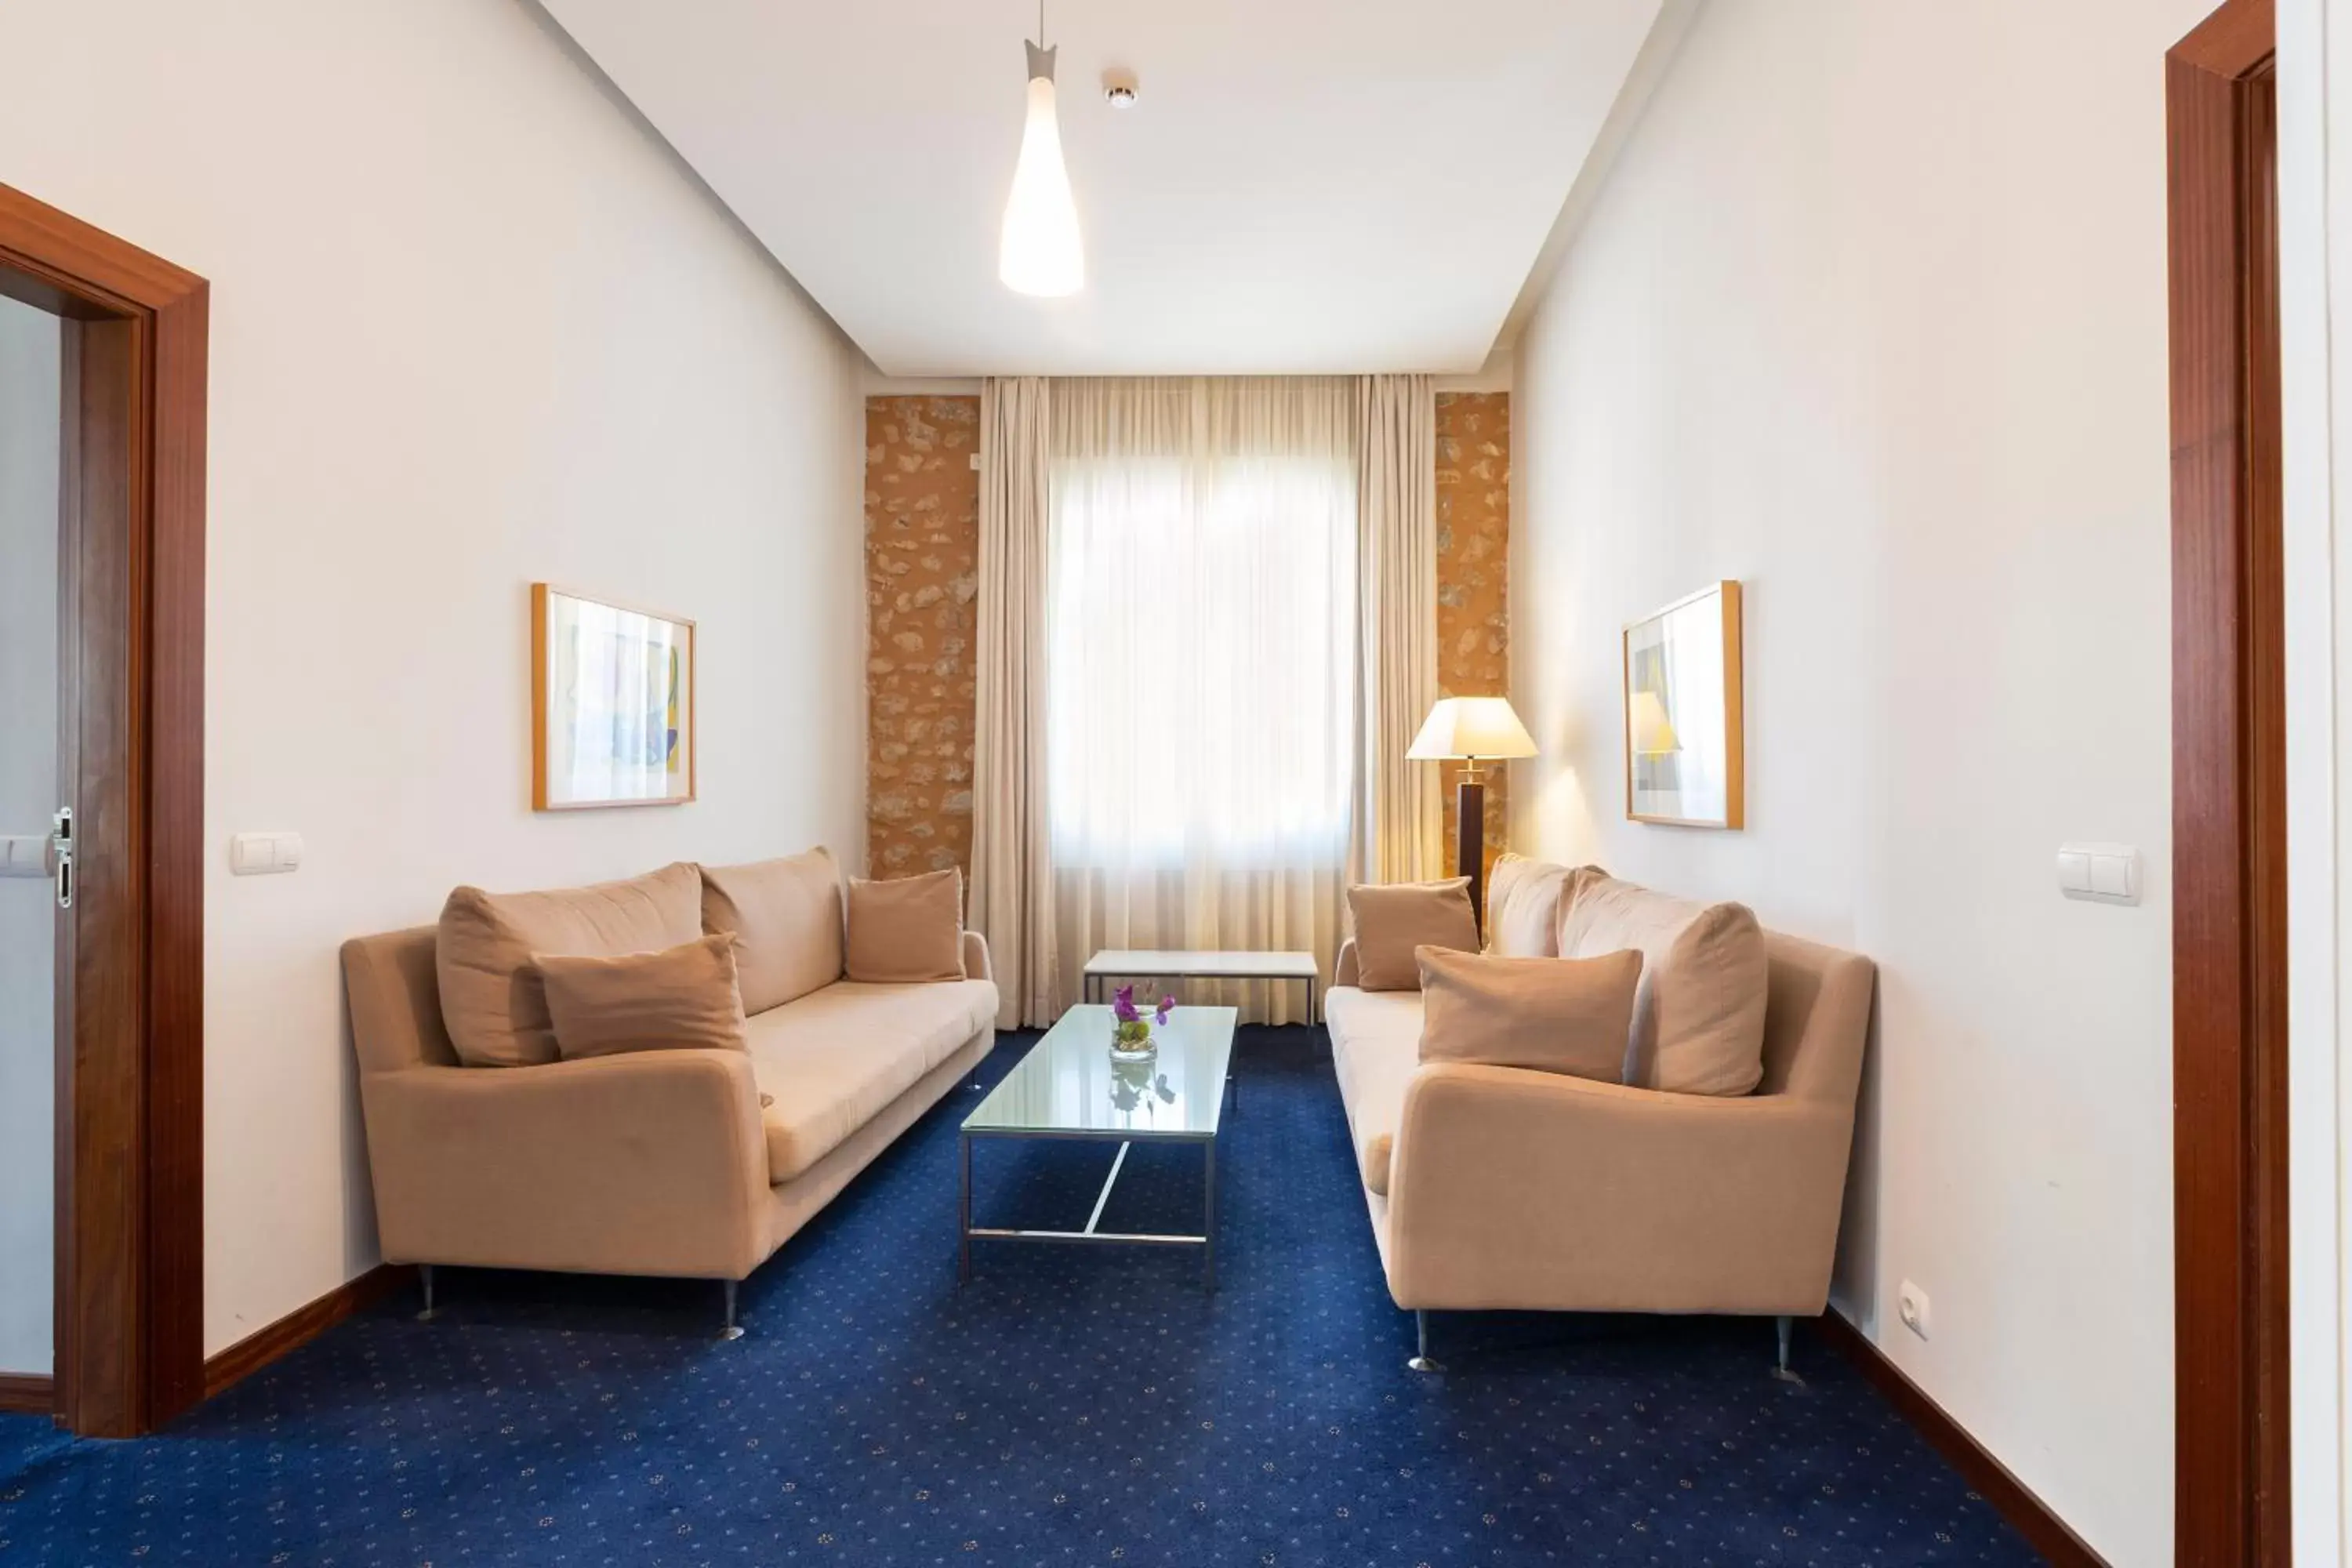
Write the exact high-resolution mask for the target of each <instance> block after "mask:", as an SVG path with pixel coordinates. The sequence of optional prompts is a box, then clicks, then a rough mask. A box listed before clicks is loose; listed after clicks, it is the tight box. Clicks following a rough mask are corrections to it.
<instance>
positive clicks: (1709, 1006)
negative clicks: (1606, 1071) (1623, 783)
mask: <svg viewBox="0 0 2352 1568" xmlns="http://www.w3.org/2000/svg"><path fill="white" fill-rule="evenodd" d="M1629 947H1630V948H1637V949H1639V950H1640V951H1641V952H1642V955H1643V959H1644V960H1645V961H1646V962H1645V963H1644V964H1643V970H1642V984H1641V989H1640V991H1639V993H1638V994H1636V995H1635V997H1634V999H1633V1028H1632V1030H1631V1032H1630V1033H1629V1034H1628V1036H1627V1037H1626V1043H1625V1081H1626V1082H1627V1083H1630V1084H1636V1085H1639V1086H1640V1087H1642V1088H1643V1089H1664V1090H1666V1091H1668V1092H1669V1093H1674V1094H1719V1095H1739V1094H1747V1093H1748V1092H1749V1091H1751V1090H1752V1089H1755V1087H1756V1085H1757V1083H1758V1081H1759V1080H1760V1079H1762V1078H1763V1076H1764V1006H1765V995H1766V986H1767V983H1768V980H1769V973H1770V964H1769V960H1768V959H1767V958H1766V956H1765V952H1764V931H1763V928H1762V927H1761V926H1759V925H1758V924H1757V923H1756V916H1755V913H1754V911H1752V910H1749V909H1748V907H1747V906H1746V905H1744V904H1701V903H1696V902H1694V901H1693V900H1688V899H1676V898H1670V897H1668V896H1667V895H1665V894H1664V893H1655V892H1652V891H1651V890H1650V889H1647V888H1643V887H1636V886H1635V885H1634V884H1633V883H1632V882H1621V881H1619V880H1618V879H1616V878H1614V877H1612V876H1611V875H1609V873H1608V872H1606V871H1603V870H1601V868H1599V867H1597V866H1587V867H1583V868H1580V869H1578V870H1577V871H1575V872H1573V873H1572V874H1570V878H1569V882H1568V894H1567V899H1566V901H1565V902H1564V903H1563V904H1562V905H1561V906H1560V917H1559V953H1560V956H1561V957H1562V958H1591V957H1595V956H1597V955H1599V954H1601V953H1606V952H1617V951H1618V950H1620V949H1622V948H1629Z"/></svg>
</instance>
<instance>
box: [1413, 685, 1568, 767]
mask: <svg viewBox="0 0 2352 1568" xmlns="http://www.w3.org/2000/svg"><path fill="white" fill-rule="evenodd" d="M1535 754H1536V742H1535V737H1534V736H1532V735H1530V734H1528V727H1527V726H1526V725H1525V724H1522V723H1520V722H1519V716H1518V715H1517V713H1514V712H1512V711H1511V704H1510V702H1509V701H1508V700H1506V699H1504V698H1500V697H1447V698H1444V699H1442V700H1440V701H1439V702H1438V704H1437V706H1436V707H1434V708H1433V709H1431V710H1429V719H1428V721H1427V722H1425V723H1423V725H1422V727H1421V733H1420V734H1418V735H1415V736H1414V737H1413V738H1412V747H1411V749H1409V750H1408V751H1407V752H1405V755H1406V756H1408V757H1411V758H1413V759H1415V760H1416V761H1420V762H1441V761H1445V760H1448V759H1454V758H1470V757H1475V758H1477V759H1479V760H1480V761H1482V762H1484V761H1487V760H1489V759H1495V760H1499V759H1503V758H1507V757H1532V756H1534V755H1535Z"/></svg>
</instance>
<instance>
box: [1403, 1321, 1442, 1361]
mask: <svg viewBox="0 0 2352 1568" xmlns="http://www.w3.org/2000/svg"><path fill="white" fill-rule="evenodd" d="M1412 1338H1413V1346H1414V1355H1413V1358H1412V1360H1411V1361H1409V1362H1407V1363H1404V1364H1405V1365H1407V1366H1409V1367H1411V1368H1412V1370H1413V1371H1415V1372H1444V1370H1445V1369H1444V1367H1442V1366H1440V1365H1438V1364H1437V1363H1435V1362H1433V1361H1432V1360H1430V1359H1429V1314H1428V1313H1427V1312H1424V1311H1421V1310H1418V1309H1416V1310H1414V1312H1413V1314H1412Z"/></svg>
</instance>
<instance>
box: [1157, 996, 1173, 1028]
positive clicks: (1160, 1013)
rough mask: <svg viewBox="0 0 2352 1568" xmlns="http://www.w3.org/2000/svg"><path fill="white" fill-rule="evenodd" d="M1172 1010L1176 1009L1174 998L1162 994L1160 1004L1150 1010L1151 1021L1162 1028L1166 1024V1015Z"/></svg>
mask: <svg viewBox="0 0 2352 1568" xmlns="http://www.w3.org/2000/svg"><path fill="white" fill-rule="evenodd" d="M1174 1011H1176V998H1175V997H1173V996H1162V997H1160V1005H1159V1006H1157V1007H1155V1008H1153V1009H1152V1010H1151V1021H1152V1022H1153V1023H1154V1024H1156V1025H1158V1026H1160V1028H1163V1029H1164V1028H1166V1027H1167V1026H1168V1015H1169V1014H1171V1013H1173V1012H1174Z"/></svg>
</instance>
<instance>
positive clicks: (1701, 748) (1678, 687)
mask: <svg viewBox="0 0 2352 1568" xmlns="http://www.w3.org/2000/svg"><path fill="white" fill-rule="evenodd" d="M1740 707H1741V698H1740V668H1739V584H1737V583H1733V582H1722V583H1717V584H1715V585H1713V586H1712V587H1709V588H1705V589H1702V590H1701V591H1699V592H1698V593H1696V594H1693V595H1691V596H1690V597H1689V598H1687V599H1682V600H1678V601H1676V602H1675V603H1674V604H1671V605H1667V606H1666V607H1665V608H1664V609H1663V610H1660V611H1659V612H1657V614H1655V615H1653V616H1643V618H1642V619H1640V620H1638V621H1635V622H1633V623H1632V624H1631V625H1629V626H1626V628H1625V815H1626V816H1628V817H1630V818H1632V819H1633V821H1635V822H1663V823H1669V824H1672V825H1674V826H1678V827H1738V826H1742V824H1743V818H1744V816H1745V803H1744V801H1743V800H1742V798H1741V797H1742V795H1744V794H1745V793H1746V788H1747V778H1746V768H1745V763H1744V760H1743V758H1742V755H1741V735H1740V730H1741V721H1742V720H1741V711H1740Z"/></svg>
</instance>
